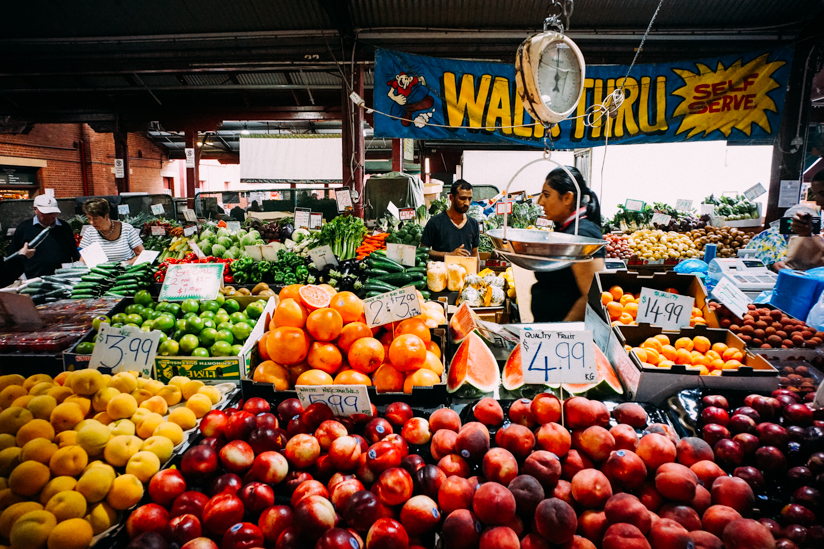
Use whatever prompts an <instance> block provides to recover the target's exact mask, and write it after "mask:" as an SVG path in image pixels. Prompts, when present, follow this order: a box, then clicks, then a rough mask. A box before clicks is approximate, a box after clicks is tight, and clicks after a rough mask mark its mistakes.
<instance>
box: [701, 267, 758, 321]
mask: <svg viewBox="0 0 824 549" xmlns="http://www.w3.org/2000/svg"><path fill="white" fill-rule="evenodd" d="M710 295H712V297H714V298H715V299H717V300H718V301H719V302H720V303H721V304H722V305H723V306H724V307H726V308H727V309H729V310H730V311H732V314H734V315H735V316H737V317H738V318H744V315H745V314H747V310H748V307H747V305H749V304H750V303H752V300H751V299H750V298H749V297H747V296H746V294H744V292H742V291H741V290H739V289H738V287H737V286H736V285H735V284H733V283H732V281H731V280H730V279H729V278H727V277H726V276H725V277H722V278H721V280H719V281H718V284H716V285H715V287H714V288H713V289H712V292H710Z"/></svg>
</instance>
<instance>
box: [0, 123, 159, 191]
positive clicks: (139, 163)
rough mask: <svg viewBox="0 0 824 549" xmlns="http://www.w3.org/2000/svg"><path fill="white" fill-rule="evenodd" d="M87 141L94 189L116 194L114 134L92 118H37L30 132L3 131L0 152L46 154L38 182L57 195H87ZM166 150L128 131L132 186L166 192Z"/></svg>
mask: <svg viewBox="0 0 824 549" xmlns="http://www.w3.org/2000/svg"><path fill="white" fill-rule="evenodd" d="M81 140H82V141H83V142H84V144H85V149H86V151H85V153H86V158H85V160H86V169H87V176H86V177H87V182H88V187H89V194H90V195H103V194H117V188H116V185H115V178H114V173H113V172H112V169H113V168H114V139H113V138H112V134H109V133H97V132H95V131H94V130H92V129H91V128H90V127H89V126H88V125H87V124H37V125H35V126H34V129H32V131H31V132H29V133H28V134H26V135H6V134H0V156H10V157H17V158H33V159H40V160H45V161H46V162H47V163H48V165H47V166H46V167H44V168H40V170H38V174H37V182H38V184H39V185H40V191H41V192H43V189H46V188H52V189H54V191H55V196H57V197H58V198H68V197H74V196H82V195H83V172H82V167H81V157H80V148H79V145H80V141H81ZM163 159H164V158H163V151H162V150H161V149H160V148H159V147H157V146H155V145H154V144H153V143H152V142H151V141H149V140H148V139H147V138H146V137H144V136H143V135H141V134H136V133H130V134H129V164H130V165H129V168H130V170H131V178H130V179H131V190H132V191H133V192H148V193H162V192H163V178H162V177H161V175H160V171H161V168H162V163H163Z"/></svg>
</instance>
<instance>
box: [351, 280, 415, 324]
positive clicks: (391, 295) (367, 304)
mask: <svg viewBox="0 0 824 549" xmlns="http://www.w3.org/2000/svg"><path fill="white" fill-rule="evenodd" d="M363 312H364V314H365V315H366V325H367V326H369V327H370V328H374V327H375V326H383V325H384V324H389V323H391V322H397V321H398V320H404V319H406V318H412V317H413V316H418V315H419V314H421V301H420V299H418V292H417V291H416V290H415V288H414V287H413V286H405V287H403V288H400V289H398V290H395V291H394V292H387V293H385V294H381V295H376V296H375V297H370V298H369V299H365V300H364V301H363Z"/></svg>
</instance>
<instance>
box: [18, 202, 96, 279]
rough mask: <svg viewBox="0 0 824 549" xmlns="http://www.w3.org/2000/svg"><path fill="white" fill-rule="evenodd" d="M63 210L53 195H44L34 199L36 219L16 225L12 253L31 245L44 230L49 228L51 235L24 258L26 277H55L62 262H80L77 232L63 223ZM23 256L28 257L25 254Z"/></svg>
mask: <svg viewBox="0 0 824 549" xmlns="http://www.w3.org/2000/svg"><path fill="white" fill-rule="evenodd" d="M59 213H60V208H58V207H57V200H55V198H54V197H53V196H48V195H45V194H41V195H40V196H38V197H36V198H35V199H34V217H33V218H32V219H28V220H26V221H24V222H23V223H21V224H20V225H18V226H17V229H15V231H14V236H13V237H12V239H11V244H9V248H8V250H7V252H8V253H9V254H12V253H14V252H16V251H17V250H20V249H22V248H23V245H24V244H26V243H27V242H31V241H32V240H33V239H34V237H36V236H37V235H38V234H40V232H41V231H43V230H45V229H46V228H47V227H50V230H49V235H48V236H47V237H46V239H45V240H43V242H41V243H40V244H39V245H38V246H37V249H36V250H35V252H34V255H33V256H31V258H28V259H24V260H22V261H24V262H25V267H24V270H23V272H24V273H25V275H26V277H27V278H34V277H37V276H43V275H50V274H54V271H55V270H57V269H59V268H60V266H61V265H62V264H63V263H71V262H73V261H77V260H78V259H80V253H79V252H78V251H77V245H76V244H75V241H74V233H73V232H72V229H71V227H69V224H68V223H66V222H64V221H60V220H59V219H58V218H57V215H58V214H59ZM22 257H25V255H23V256H22Z"/></svg>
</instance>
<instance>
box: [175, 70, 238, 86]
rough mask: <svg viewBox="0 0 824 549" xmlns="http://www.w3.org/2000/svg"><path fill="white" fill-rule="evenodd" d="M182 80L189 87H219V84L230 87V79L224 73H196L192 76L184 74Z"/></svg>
mask: <svg viewBox="0 0 824 549" xmlns="http://www.w3.org/2000/svg"><path fill="white" fill-rule="evenodd" d="M183 78H184V80H186V82H187V83H188V84H189V85H190V86H219V85H221V84H226V85H227V86H231V85H232V81H231V77H230V76H229V75H228V74H226V73H218V74H210V73H202V72H198V73H193V74H184V75H183Z"/></svg>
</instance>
